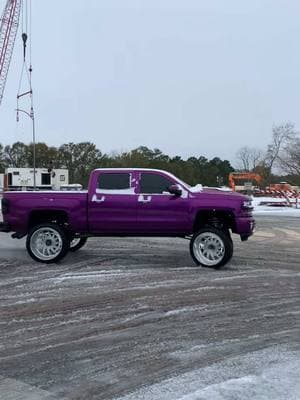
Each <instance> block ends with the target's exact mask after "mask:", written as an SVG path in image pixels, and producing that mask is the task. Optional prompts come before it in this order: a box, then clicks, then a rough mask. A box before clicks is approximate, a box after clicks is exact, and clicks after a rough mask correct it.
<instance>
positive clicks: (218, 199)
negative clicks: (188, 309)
mask: <svg viewBox="0 0 300 400" xmlns="http://www.w3.org/2000/svg"><path fill="white" fill-rule="evenodd" d="M2 213H3V222H2V223H1V225H0V231H2V232H12V233H13V234H12V237H13V238H22V237H24V236H27V241H26V247H27V251H28V253H29V254H30V256H31V257H32V258H33V259H34V260H36V261H39V262H43V263H53V262H58V261H59V260H61V259H62V258H63V257H64V256H65V255H66V253H67V252H68V251H76V250H78V249H80V248H81V247H82V246H83V245H84V244H85V243H86V241H87V238H88V237H95V236H118V237H122V236H132V237H134V236H135V237H145V236H156V237H157V236H164V237H181V238H188V239H190V253H191V256H192V258H193V260H194V261H195V263H196V264H197V265H202V266H205V267H213V268H218V267H221V266H223V265H225V264H226V263H227V262H228V261H229V260H230V258H231V257H232V254H233V243H232V239H231V233H235V234H239V235H240V237H241V239H242V240H243V241H244V240H247V239H248V237H249V236H251V235H252V233H253V230H254V226H255V222H254V219H253V216H252V204H251V200H250V198H248V197H246V196H244V195H241V194H237V193H234V192H231V191H225V190H222V189H217V188H203V187H202V186H201V185H197V186H194V187H191V186H189V185H188V184H186V183H185V182H183V181H181V180H180V179H178V178H176V177H175V176H174V175H172V174H170V173H168V172H166V171H162V170H155V169H124V168H117V169H116V168H109V169H107V168H100V169H96V170H94V171H92V173H91V175H90V180H89V185H88V190H87V191H77V192H75V191H74V192H71V191H68V192H54V191H48V192H44V191H43V192H4V195H3V199H2Z"/></svg>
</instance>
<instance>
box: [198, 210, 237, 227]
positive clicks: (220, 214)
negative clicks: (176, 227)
mask: <svg viewBox="0 0 300 400" xmlns="http://www.w3.org/2000/svg"><path fill="white" fill-rule="evenodd" d="M207 225H210V226H213V227H215V228H217V229H222V230H227V229H232V230H234V229H235V219H234V214H233V213H232V212H230V211H218V210H205V211H199V212H198V213H197V215H196V218H195V222H194V227H193V231H194V232H196V231H198V230H199V229H201V228H203V227H204V226H207Z"/></svg>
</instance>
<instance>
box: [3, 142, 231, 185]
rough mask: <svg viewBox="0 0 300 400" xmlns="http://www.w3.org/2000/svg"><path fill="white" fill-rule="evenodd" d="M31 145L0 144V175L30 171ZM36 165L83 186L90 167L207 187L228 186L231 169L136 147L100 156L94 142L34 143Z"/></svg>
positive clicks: (214, 162) (216, 161) (213, 161)
mask: <svg viewBox="0 0 300 400" xmlns="http://www.w3.org/2000/svg"><path fill="white" fill-rule="evenodd" d="M32 165H33V144H29V145H27V144H25V143H22V142H16V143H14V144H12V145H6V146H4V145H2V144H0V172H4V170H5V168H8V167H15V168H26V167H27V168H31V167H32ZM36 166H37V167H40V168H49V167H53V168H67V169H68V170H69V177H70V183H81V184H82V185H83V186H84V187H86V186H87V183H88V179H89V175H90V172H91V170H93V169H94V168H106V167H109V168H114V167H119V168H120V167H127V168H131V167H137V168H158V169H164V170H167V171H169V172H171V173H173V174H175V175H176V176H178V177H179V178H180V179H182V180H184V181H186V182H187V183H189V184H191V185H195V184H197V183H202V184H203V185H207V186H220V185H228V175H229V173H230V172H232V171H234V168H233V167H232V165H231V164H230V162H229V161H228V160H222V159H220V158H219V157H214V158H212V159H210V160H209V159H207V158H206V157H203V156H199V157H189V158H187V159H186V160H184V159H182V158H181V157H180V156H175V157H171V156H169V155H167V154H164V153H163V152H162V151H161V150H159V149H149V148H148V147H146V146H140V147H138V148H136V149H133V150H131V151H125V152H120V153H112V154H104V153H102V152H101V150H99V149H98V148H97V147H96V145H95V144H94V143H91V142H81V143H66V144H63V145H61V146H59V147H54V146H48V145H47V144H45V143H36Z"/></svg>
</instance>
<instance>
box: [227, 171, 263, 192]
mask: <svg viewBox="0 0 300 400" xmlns="http://www.w3.org/2000/svg"><path fill="white" fill-rule="evenodd" d="M228 179H229V186H230V187H231V189H232V190H233V191H235V187H236V181H244V182H249V181H251V182H252V181H255V182H256V183H257V184H258V185H259V184H260V183H261V182H262V180H263V179H262V177H261V176H260V175H258V174H256V173H254V172H232V173H231V174H229V178H228Z"/></svg>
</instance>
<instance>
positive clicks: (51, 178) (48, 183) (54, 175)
mask: <svg viewBox="0 0 300 400" xmlns="http://www.w3.org/2000/svg"><path fill="white" fill-rule="evenodd" d="M35 174H36V188H37V189H38V190H60V188H61V186H65V185H68V184H69V171H68V170H67V169H52V170H51V171H50V172H49V170H48V169H47V168H36V170H35ZM3 186H4V189H6V190H32V189H33V187H34V179H33V168H6V170H5V175H4V182H3Z"/></svg>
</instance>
